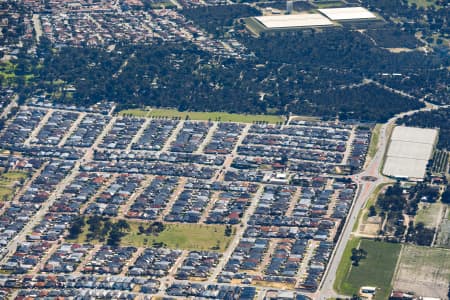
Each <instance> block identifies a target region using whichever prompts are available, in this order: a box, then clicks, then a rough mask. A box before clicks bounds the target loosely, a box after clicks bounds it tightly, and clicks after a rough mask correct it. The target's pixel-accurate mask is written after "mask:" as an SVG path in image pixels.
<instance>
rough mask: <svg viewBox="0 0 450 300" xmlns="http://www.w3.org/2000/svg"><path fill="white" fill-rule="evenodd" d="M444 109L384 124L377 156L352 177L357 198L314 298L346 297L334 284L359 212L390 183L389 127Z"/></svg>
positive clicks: (424, 109)
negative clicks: (385, 169)
mask: <svg viewBox="0 0 450 300" xmlns="http://www.w3.org/2000/svg"><path fill="white" fill-rule="evenodd" d="M443 107H449V105H446V106H440V107H439V106H436V105H428V106H427V107H425V108H422V109H418V110H412V111H408V112H404V113H401V114H398V115H396V116H394V117H393V118H391V119H389V121H388V122H387V123H385V124H383V126H382V127H381V129H380V135H379V140H378V149H377V152H376V154H375V156H374V157H373V158H372V160H371V161H370V162H369V164H368V166H367V168H366V169H365V170H364V171H363V172H361V173H359V174H356V175H353V176H352V180H353V181H354V182H355V183H357V184H358V188H357V196H356V199H355V201H354V202H353V205H352V207H351V209H350V212H349V214H348V217H347V221H346V224H345V226H344V228H343V230H342V233H341V236H340V238H339V241H338V243H337V245H336V247H335V249H334V252H333V255H332V257H331V259H330V263H329V264H328V267H327V270H326V272H325V275H324V277H323V280H322V283H321V287H320V289H319V292H318V293H317V297H314V298H315V299H330V298H337V297H339V296H341V297H344V296H342V295H339V294H337V293H336V292H335V291H334V289H333V283H334V280H335V279H336V271H337V269H338V267H339V263H340V261H341V259H342V256H343V254H344V249H345V246H346V244H347V241H348V240H349V239H350V236H351V234H352V231H353V227H354V225H355V223H356V222H357V217H358V214H359V211H360V210H361V209H362V208H364V206H365V205H366V202H367V200H368V199H369V197H370V195H371V194H372V193H373V191H374V190H375V188H376V187H377V186H378V185H380V184H383V183H385V182H388V181H389V179H388V178H387V177H385V176H384V175H383V174H382V173H381V167H382V163H383V158H384V155H385V153H386V151H387V146H388V139H389V127H391V126H392V125H394V124H395V122H396V121H397V120H398V119H400V118H402V117H404V116H407V115H412V114H415V113H417V112H420V111H430V110H434V109H438V108H443ZM364 176H373V177H376V178H377V180H376V181H364V180H362V177H364Z"/></svg>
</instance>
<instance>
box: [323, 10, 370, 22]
mask: <svg viewBox="0 0 450 300" xmlns="http://www.w3.org/2000/svg"><path fill="white" fill-rule="evenodd" d="M319 11H320V12H321V13H322V14H324V15H325V16H327V17H328V18H329V19H330V20H333V21H339V20H358V19H376V18H377V16H376V15H375V14H373V13H371V12H370V11H368V10H367V9H365V8H364V7H340V8H323V9H319Z"/></svg>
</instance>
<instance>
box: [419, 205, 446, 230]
mask: <svg viewBox="0 0 450 300" xmlns="http://www.w3.org/2000/svg"><path fill="white" fill-rule="evenodd" d="M441 205H442V204H441V203H432V204H428V205H426V206H425V205H420V206H419V207H420V209H419V210H418V211H417V214H416V217H415V218H414V223H415V224H417V223H420V222H422V223H423V224H425V226H426V227H436V222H437V218H438V217H439V211H440V209H441Z"/></svg>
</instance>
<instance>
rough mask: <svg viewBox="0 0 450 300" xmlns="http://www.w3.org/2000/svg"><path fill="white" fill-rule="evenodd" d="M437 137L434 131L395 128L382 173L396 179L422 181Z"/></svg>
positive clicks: (403, 127)
mask: <svg viewBox="0 0 450 300" xmlns="http://www.w3.org/2000/svg"><path fill="white" fill-rule="evenodd" d="M437 136H438V131H437V130H436V129H423V128H415V127H406V126H397V127H395V128H394V131H393V132H392V135H391V140H390V145H389V149H388V152H387V157H386V161H385V163H384V169H383V173H384V174H385V175H388V176H393V177H397V178H409V179H412V180H421V179H423V178H424V177H425V171H426V167H427V163H428V160H429V159H430V158H431V155H432V153H433V148H434V146H435V144H436V140H437Z"/></svg>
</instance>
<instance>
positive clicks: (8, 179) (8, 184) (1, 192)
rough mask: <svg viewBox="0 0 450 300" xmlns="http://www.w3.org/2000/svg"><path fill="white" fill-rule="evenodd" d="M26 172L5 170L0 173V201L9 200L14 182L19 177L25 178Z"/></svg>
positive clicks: (13, 190) (12, 194) (13, 189)
mask: <svg viewBox="0 0 450 300" xmlns="http://www.w3.org/2000/svg"><path fill="white" fill-rule="evenodd" d="M27 177H28V174H27V173H25V172H17V171H12V172H6V173H3V174H1V175H0V201H8V200H11V199H12V197H13V196H14V192H15V183H16V181H19V180H20V179H23V180H25V179H26V178H27Z"/></svg>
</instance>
